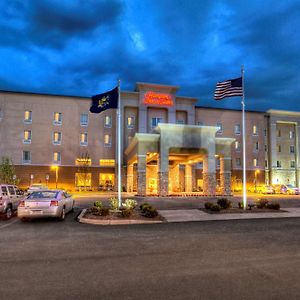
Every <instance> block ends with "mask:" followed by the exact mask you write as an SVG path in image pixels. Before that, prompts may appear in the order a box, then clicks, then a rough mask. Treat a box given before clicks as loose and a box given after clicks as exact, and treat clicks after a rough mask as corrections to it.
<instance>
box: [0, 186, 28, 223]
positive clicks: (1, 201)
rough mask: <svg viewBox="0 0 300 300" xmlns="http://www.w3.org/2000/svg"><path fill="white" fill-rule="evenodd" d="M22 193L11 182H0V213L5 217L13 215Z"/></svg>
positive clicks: (8, 217)
mask: <svg viewBox="0 0 300 300" xmlns="http://www.w3.org/2000/svg"><path fill="white" fill-rule="evenodd" d="M23 194H24V193H23V192H22V191H21V190H20V189H18V187H17V186H15V185H11V184H0V214H1V215H4V216H5V218H6V219H10V218H11V217H12V216H13V213H14V211H16V210H17V208H18V205H19V202H20V200H21V199H22V198H23V197H24V195H23Z"/></svg>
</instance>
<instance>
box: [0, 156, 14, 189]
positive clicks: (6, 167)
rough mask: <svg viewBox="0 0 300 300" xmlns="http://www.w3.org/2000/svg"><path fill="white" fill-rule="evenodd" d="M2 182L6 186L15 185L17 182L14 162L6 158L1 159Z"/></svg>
mask: <svg viewBox="0 0 300 300" xmlns="http://www.w3.org/2000/svg"><path fill="white" fill-rule="evenodd" d="M0 182H1V183H6V184H14V183H15V182H16V178H15V167H14V165H13V163H12V160H11V159H10V158H9V157H6V156H3V157H2V158H1V163H0Z"/></svg>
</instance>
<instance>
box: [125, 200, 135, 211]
mask: <svg viewBox="0 0 300 300" xmlns="http://www.w3.org/2000/svg"><path fill="white" fill-rule="evenodd" d="M122 206H123V207H124V208H126V209H135V208H136V206H137V202H136V201H135V200H133V199H126V200H125V203H123V204H122Z"/></svg>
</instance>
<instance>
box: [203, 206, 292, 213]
mask: <svg viewBox="0 0 300 300" xmlns="http://www.w3.org/2000/svg"><path fill="white" fill-rule="evenodd" d="M199 210H202V211H204V212H206V213H208V214H253V213H254V214H257V213H283V212H286V211H285V210H282V209H279V210H277V209H270V208H256V207H253V208H252V209H246V210H244V209H242V208H228V209H221V210H220V211H211V210H208V209H205V208H199Z"/></svg>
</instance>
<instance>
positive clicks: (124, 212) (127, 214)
mask: <svg viewBox="0 0 300 300" xmlns="http://www.w3.org/2000/svg"><path fill="white" fill-rule="evenodd" d="M132 212H133V210H132V209H128V208H123V207H122V208H121V216H122V217H123V218H130V216H131V215H132Z"/></svg>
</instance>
